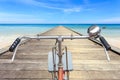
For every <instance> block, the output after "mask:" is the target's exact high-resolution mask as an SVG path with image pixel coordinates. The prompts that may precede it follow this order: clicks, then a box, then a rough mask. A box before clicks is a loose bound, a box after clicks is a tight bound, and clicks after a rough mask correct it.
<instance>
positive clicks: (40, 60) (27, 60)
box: [0, 26, 120, 80]
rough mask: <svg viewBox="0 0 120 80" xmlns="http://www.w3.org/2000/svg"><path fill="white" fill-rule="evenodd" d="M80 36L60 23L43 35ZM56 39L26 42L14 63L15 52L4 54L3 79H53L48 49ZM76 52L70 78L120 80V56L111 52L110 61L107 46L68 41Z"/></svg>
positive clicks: (1, 61)
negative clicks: (106, 51)
mask: <svg viewBox="0 0 120 80" xmlns="http://www.w3.org/2000/svg"><path fill="white" fill-rule="evenodd" d="M71 34H72V35H79V34H77V33H76V32H74V31H72V30H70V29H67V28H65V27H62V26H59V27H56V28H53V29H51V30H49V31H47V32H45V33H42V34H40V35H71ZM54 44H55V40H29V41H27V42H25V43H24V44H22V45H21V46H20V47H19V49H18V51H17V54H16V57H15V60H14V62H11V61H10V59H11V57H12V54H13V53H11V52H6V53H4V54H3V55H1V56H0V80H51V79H50V78H51V74H50V73H49V72H48V59H47V58H48V52H49V51H50V50H51V48H52V47H53V46H54ZM63 45H66V46H67V47H68V51H71V53H72V60H73V62H72V63H73V71H71V72H70V80H120V55H118V54H115V53H114V52H112V51H109V54H110V58H111V61H110V62H108V61H107V59H106V55H105V53H104V49H103V48H102V47H101V46H100V45H98V44H97V43H94V42H92V41H90V40H88V39H79V40H78V39H77V40H64V42H63Z"/></svg>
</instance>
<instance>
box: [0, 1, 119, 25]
mask: <svg viewBox="0 0 120 80" xmlns="http://www.w3.org/2000/svg"><path fill="white" fill-rule="evenodd" d="M119 8H120V0H0V23H120V9H119Z"/></svg>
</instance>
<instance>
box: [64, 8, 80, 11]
mask: <svg viewBox="0 0 120 80" xmlns="http://www.w3.org/2000/svg"><path fill="white" fill-rule="evenodd" d="M81 10H82V8H80V7H79V8H71V9H64V12H80V11H81Z"/></svg>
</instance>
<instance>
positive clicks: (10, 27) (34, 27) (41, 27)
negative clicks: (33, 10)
mask: <svg viewBox="0 0 120 80" xmlns="http://www.w3.org/2000/svg"><path fill="white" fill-rule="evenodd" d="M60 25H61V26H65V27H68V28H71V29H73V30H75V31H77V32H79V33H81V34H83V35H87V28H88V27H90V26H91V25H92V24H0V36H3V35H7V36H10V35H15V34H19V35H34V34H38V33H42V32H45V31H47V30H49V29H52V28H54V27H56V26H60ZM98 26H100V27H101V29H102V32H101V34H102V35H104V36H106V37H120V24H98ZM103 27H104V28H105V29H103Z"/></svg>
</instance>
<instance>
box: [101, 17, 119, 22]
mask: <svg viewBox="0 0 120 80" xmlns="http://www.w3.org/2000/svg"><path fill="white" fill-rule="evenodd" d="M102 21H103V22H104V23H120V17H113V18H109V19H104V20H102Z"/></svg>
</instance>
